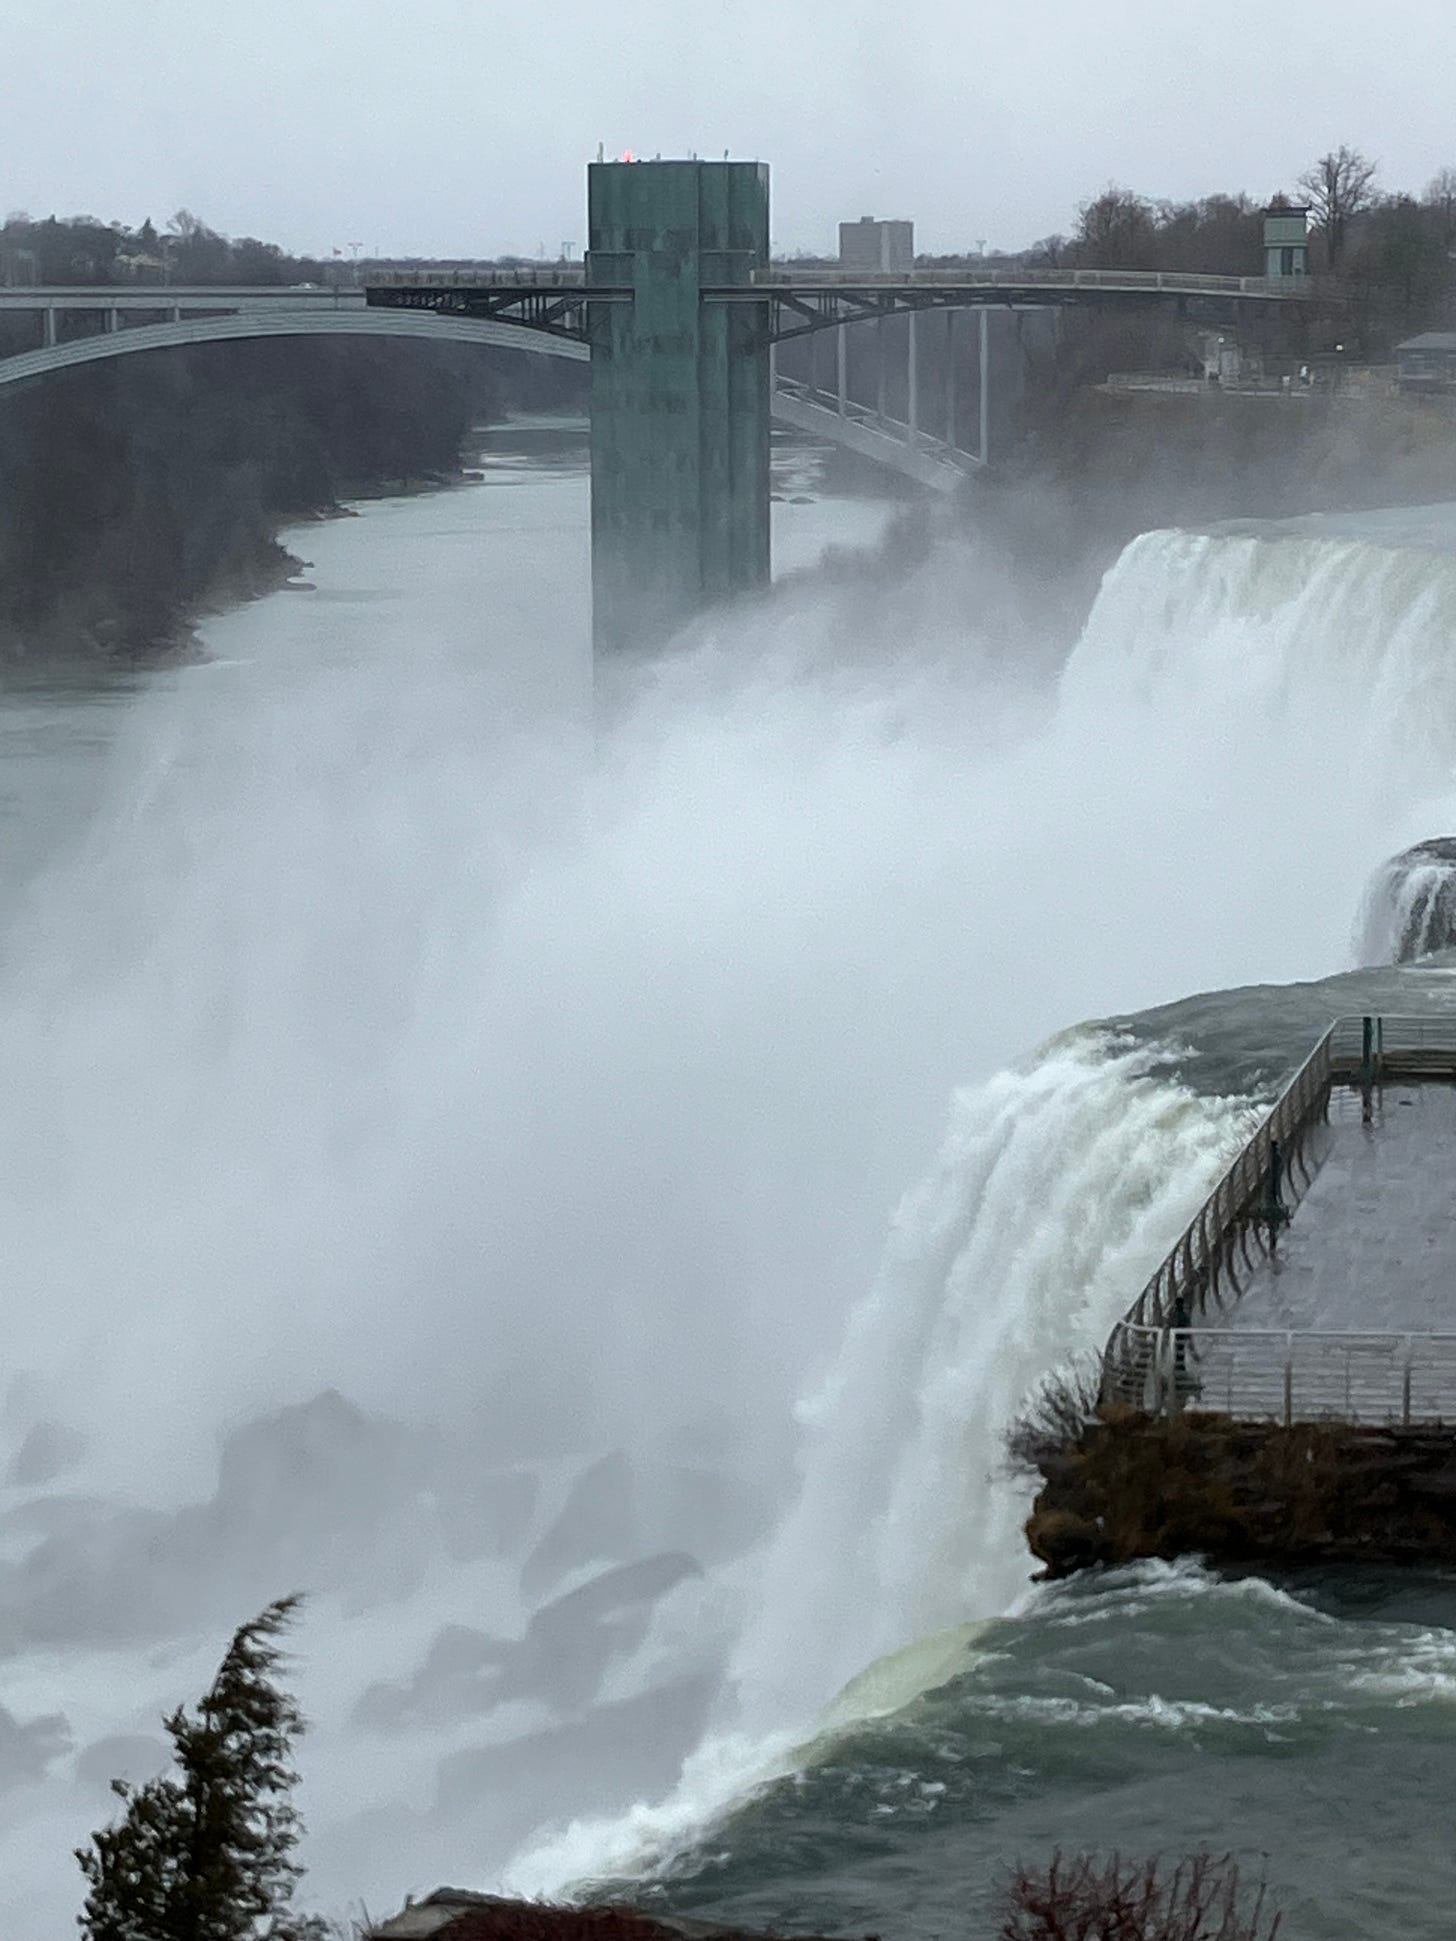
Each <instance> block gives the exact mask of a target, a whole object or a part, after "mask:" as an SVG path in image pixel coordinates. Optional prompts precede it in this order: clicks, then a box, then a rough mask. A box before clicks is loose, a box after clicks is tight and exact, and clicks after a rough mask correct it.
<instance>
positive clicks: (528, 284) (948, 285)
mask: <svg viewBox="0 0 1456 1941" xmlns="http://www.w3.org/2000/svg"><path fill="white" fill-rule="evenodd" d="M752 281H753V283H754V284H758V285H762V284H767V285H771V286H773V287H775V288H781V287H782V286H783V285H785V284H792V285H795V286H810V285H819V284H822V285H823V286H824V287H825V288H826V289H833V288H835V287H836V286H838V287H841V288H845V289H890V290H893V289H910V288H913V287H915V286H916V285H917V284H919V285H929V286H932V287H934V288H938V289H970V290H981V289H1008V290H1022V289H1056V290H1185V291H1190V292H1193V293H1198V292H1200V291H1201V292H1204V293H1206V294H1209V295H1217V296H1307V295H1308V294H1309V292H1310V291H1311V289H1312V288H1313V280H1312V279H1311V278H1309V277H1303V276H1203V275H1200V274H1199V272H1198V271H1196V270H1049V269H1034V270H963V269H954V270H927V269H918V270H900V271H892V270H849V269H845V268H843V267H842V266H841V265H839V264H822V263H819V264H800V263H769V264H766V265H765V266H764V267H763V268H762V269H758V270H755V271H754V272H753V277H752ZM585 287H586V270H585V269H584V268H583V266H582V265H581V264H580V263H565V264H559V265H550V264H542V265H540V266H539V267H537V266H534V265H528V266H526V267H524V268H522V269H514V270H414V271H411V270H371V271H370V273H369V276H368V279H367V282H366V288H368V289H378V290H398V289H442V290H459V289H480V290H494V289H512V290H513V289H536V290H559V289H570V290H577V289H584V288H585Z"/></svg>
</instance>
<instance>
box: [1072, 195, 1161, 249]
mask: <svg viewBox="0 0 1456 1941" xmlns="http://www.w3.org/2000/svg"><path fill="white" fill-rule="evenodd" d="M1156 234H1157V223H1156V215H1155V211H1154V209H1153V205H1152V204H1151V203H1150V202H1149V201H1148V200H1147V198H1146V197H1145V196H1140V195H1136V194H1134V193H1133V191H1132V190H1131V189H1121V188H1119V187H1118V185H1117V184H1116V183H1115V182H1109V183H1108V185H1107V187H1106V188H1105V189H1104V190H1103V191H1102V193H1101V195H1099V196H1094V197H1093V198H1092V200H1091V201H1090V202H1084V203H1083V204H1082V205H1081V207H1080V208H1079V209H1078V211H1077V239H1076V240H1077V255H1078V258H1079V260H1080V261H1081V262H1083V263H1084V264H1086V266H1087V267H1088V268H1089V269H1099V270H1108V269H1120V270H1140V269H1147V268H1150V267H1151V266H1152V262H1153V256H1154V250H1155V241H1156Z"/></svg>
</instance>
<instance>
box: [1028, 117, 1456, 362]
mask: <svg viewBox="0 0 1456 1941" xmlns="http://www.w3.org/2000/svg"><path fill="white" fill-rule="evenodd" d="M1280 207H1286V208H1287V207H1307V208H1308V210H1309V212H1310V245H1309V254H1310V270H1311V272H1312V273H1313V274H1314V275H1316V276H1319V275H1326V276H1331V277H1336V278H1338V279H1339V280H1340V281H1341V282H1342V283H1343V285H1344V286H1345V289H1346V292H1347V301H1348V304H1349V306H1350V309H1351V311H1352V313H1353V315H1354V319H1355V323H1356V326H1357V329H1363V331H1364V333H1365V334H1367V335H1369V336H1371V337H1373V338H1379V337H1380V336H1381V334H1382V332H1384V333H1387V334H1388V332H1389V330H1391V329H1396V330H1402V331H1403V330H1407V329H1410V328H1412V327H1414V326H1415V325H1417V324H1418V323H1421V322H1425V321H1434V320H1436V319H1438V318H1440V317H1442V316H1443V315H1444V314H1445V313H1446V312H1447V311H1448V310H1449V307H1450V306H1451V304H1452V301H1453V299H1456V258H1453V251H1456V167H1450V168H1442V169H1440V170H1439V171H1438V172H1437V173H1436V174H1435V175H1433V176H1432V178H1431V180H1430V181H1429V182H1428V183H1427V184H1426V187H1425V188H1424V190H1423V191H1422V192H1421V193H1420V194H1419V195H1414V194H1412V193H1410V192H1409V191H1408V190H1404V189H1396V190H1385V189H1383V188H1382V186H1381V184H1380V176H1379V167H1378V164H1377V163H1376V162H1374V161H1372V160H1371V159H1370V158H1369V157H1368V156H1366V155H1363V154H1362V153H1361V152H1360V151H1359V150H1358V149H1353V148H1349V147H1347V146H1344V145H1341V146H1340V147H1339V148H1335V149H1331V150H1330V151H1329V152H1328V153H1327V154H1324V155H1321V156H1320V157H1319V158H1318V160H1317V161H1315V162H1313V163H1312V164H1311V165H1310V167H1309V168H1307V169H1306V170H1305V171H1304V173H1303V174H1302V175H1301V176H1300V177H1299V180H1298V182H1297V183H1296V184H1295V188H1294V192H1293V193H1285V192H1282V191H1281V192H1280V193H1278V194H1276V195H1274V196H1272V197H1271V198H1270V199H1269V200H1268V201H1267V202H1258V201H1255V200H1254V199H1253V198H1252V197H1250V196H1248V195H1246V194H1242V193H1240V194H1219V195H1209V196H1203V197H1201V198H1199V199H1197V200H1195V201H1191V202H1171V201H1157V200H1155V199H1153V198H1152V197H1149V196H1145V195H1140V194H1138V193H1137V192H1136V191H1134V190H1132V189H1127V188H1123V187H1121V186H1119V185H1118V184H1116V183H1111V184H1109V185H1108V187H1107V188H1105V189H1104V190H1103V191H1102V192H1101V194H1100V195H1096V196H1093V197H1091V198H1090V199H1089V200H1087V201H1086V202H1083V203H1082V204H1081V205H1080V207H1079V209H1078V212H1077V225H1076V228H1075V229H1074V230H1073V231H1072V233H1071V234H1070V235H1067V236H1060V235H1059V236H1048V237H1044V238H1043V239H1042V240H1041V241H1040V242H1038V243H1035V244H1033V246H1032V247H1031V249H1030V250H1029V251H1027V252H1026V256H1025V259H1024V260H1026V261H1027V262H1028V263H1032V264H1043V265H1046V266H1049V267H1061V266H1066V267H1068V268H1077V269H1138V270H1206V271H1208V272H1209V273H1210V274H1213V275H1220V276H1257V275H1260V274H1262V272H1263V269H1264V212H1265V210H1266V209H1267V208H1280Z"/></svg>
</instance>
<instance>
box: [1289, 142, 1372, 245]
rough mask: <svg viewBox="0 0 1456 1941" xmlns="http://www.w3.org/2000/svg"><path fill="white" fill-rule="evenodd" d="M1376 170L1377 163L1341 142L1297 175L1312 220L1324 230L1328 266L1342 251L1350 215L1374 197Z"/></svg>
mask: <svg viewBox="0 0 1456 1941" xmlns="http://www.w3.org/2000/svg"><path fill="white" fill-rule="evenodd" d="M1375 169H1376V164H1375V163H1374V162H1371V161H1367V160H1366V158H1365V157H1364V156H1363V155H1362V154H1361V153H1360V151H1359V149H1358V148H1346V147H1345V145H1344V143H1343V142H1342V143H1341V144H1340V146H1339V147H1338V148H1336V149H1332V150H1331V152H1330V153H1329V154H1328V155H1321V156H1320V158H1319V160H1318V161H1317V162H1316V163H1315V165H1314V167H1313V168H1308V169H1306V170H1305V172H1304V174H1303V175H1301V176H1300V178H1299V186H1300V188H1301V189H1303V191H1304V193H1305V194H1306V195H1307V196H1308V197H1309V202H1310V207H1311V208H1312V209H1313V211H1314V219H1315V223H1316V225H1317V226H1318V227H1319V228H1320V229H1322V230H1323V231H1324V235H1325V246H1326V248H1327V249H1328V251H1329V258H1330V266H1331V268H1334V267H1335V266H1336V265H1338V263H1339V261H1340V258H1341V256H1342V255H1343V254H1344V249H1345V232H1346V229H1347V228H1348V226H1349V222H1350V218H1351V217H1352V216H1357V215H1359V213H1360V211H1361V210H1362V209H1368V208H1369V206H1370V203H1371V201H1372V200H1373V185H1374V182H1375Z"/></svg>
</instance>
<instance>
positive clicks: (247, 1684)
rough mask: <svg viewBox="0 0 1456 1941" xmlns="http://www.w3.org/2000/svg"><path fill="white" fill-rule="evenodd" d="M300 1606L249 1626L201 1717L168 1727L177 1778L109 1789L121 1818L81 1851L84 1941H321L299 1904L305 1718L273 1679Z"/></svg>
mask: <svg viewBox="0 0 1456 1941" xmlns="http://www.w3.org/2000/svg"><path fill="white" fill-rule="evenodd" d="M297 1606H298V1599H297V1598H296V1597H283V1598H280V1599H279V1600H278V1601H277V1603H275V1604H270V1605H269V1606H268V1608H267V1610H265V1611H264V1612H263V1613H262V1614H261V1615H260V1616H258V1617H256V1618H254V1619H253V1620H252V1622H251V1623H250V1624H245V1625H243V1626H242V1627H241V1629H240V1630H239V1631H238V1632H237V1633H236V1634H235V1636H234V1638H233V1641H232V1643H231V1644H230V1645H229V1646H228V1650H227V1655H226V1656H225V1657H224V1659H223V1661H222V1664H221V1665H220V1666H219V1668H218V1673H217V1677H216V1678H215V1679H214V1680H213V1682H212V1686H211V1689H210V1690H209V1691H208V1692H207V1693H206V1695H205V1696H204V1697H203V1699H202V1702H201V1703H200V1705H199V1706H198V1707H197V1710H196V1712H195V1713H188V1712H187V1711H186V1710H185V1709H183V1708H182V1707H180V1706H179V1707H178V1709H177V1710H176V1711H175V1712H174V1713H173V1714H172V1716H171V1717H170V1718H169V1719H168V1720H166V1729H167V1734H168V1737H169V1738H170V1739H171V1741H172V1746H173V1752H174V1757H175V1761H176V1769H175V1771H173V1772H168V1773H164V1774H162V1775H161V1777H160V1778H158V1779H153V1780H150V1781H149V1782H148V1783H147V1784H146V1785H145V1786H130V1785H128V1784H127V1782H126V1781H125V1780H114V1781H113V1782H112V1785H113V1790H114V1791H115V1792H116V1793H117V1795H118V1796H119V1797H120V1798H121V1799H122V1800H123V1801H125V1803H126V1812H125V1814H124V1816H123V1817H122V1819H121V1820H120V1821H118V1822H117V1824H116V1825H114V1826H109V1827H106V1828H104V1829H103V1830H102V1831H101V1832H99V1833H95V1834H93V1835H92V1837H91V1845H90V1847H89V1848H78V1849H77V1852H76V1858H77V1860H79V1861H80V1863H81V1871H82V1873H83V1874H85V1876H86V1879H87V1880H88V1881H89V1882H90V1889H91V1891H90V1892H89V1894H88V1895H87V1897H86V1906H85V1909H84V1911H83V1912H82V1914H81V1915H80V1917H79V1924H80V1927H81V1931H82V1933H83V1934H84V1935H85V1936H86V1937H87V1941H323V1937H324V1936H325V1934H326V1932H327V1930H326V1928H325V1927H324V1924H323V1923H322V1922H321V1921H319V1920H317V1919H316V1918H313V1917H309V1916H304V1915H300V1914H298V1913H296V1912H295V1911H294V1910H293V1909H292V1908H291V1907H290V1905H289V1903H290V1901H291V1900H292V1897H293V1890H294V1887H295V1885H296V1884H297V1882H298V1880H299V1878H300V1876H301V1875H302V1872H303V1870H302V1868H301V1867H299V1865H298V1864H297V1862H296V1861H295V1860H294V1858H293V1850H294V1847H295V1845H296V1844H297V1841H298V1836H299V1834H300V1832H301V1831H302V1822H301V1821H300V1819H299V1817H298V1813H297V1811H296V1810H295V1808H294V1806H293V1803H292V1799H291V1793H292V1789H293V1786H294V1784H295V1782H296V1780H297V1777H298V1775H297V1774H296V1773H295V1772H294V1770H293V1760H292V1751H293V1741H294V1740H295V1739H296V1738H297V1736H298V1735H299V1733H300V1732H301V1731H302V1730H303V1719H302V1716H301V1715H300V1713H299V1710H298V1706H297V1704H296V1702H295V1701H294V1699H293V1698H292V1697H291V1696H290V1695H289V1694H288V1693H287V1692H285V1691H282V1690H280V1689H279V1687H278V1686H277V1685H276V1684H275V1683H274V1679H273V1674H274V1672H275V1670H276V1668H277V1666H278V1663H279V1659H280V1657H281V1655H282V1653H281V1649H280V1646H279V1643H278V1639H279V1637H280V1635H281V1633H282V1632H283V1631H284V1630H285V1628H286V1627H287V1625H288V1623H289V1621H290V1620H291V1618H292V1616H293V1613H294V1611H295V1610H296V1609H297Z"/></svg>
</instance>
